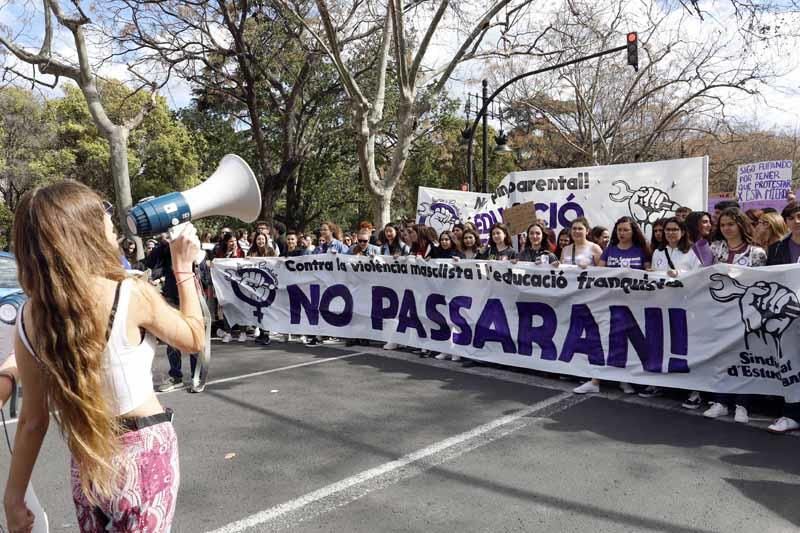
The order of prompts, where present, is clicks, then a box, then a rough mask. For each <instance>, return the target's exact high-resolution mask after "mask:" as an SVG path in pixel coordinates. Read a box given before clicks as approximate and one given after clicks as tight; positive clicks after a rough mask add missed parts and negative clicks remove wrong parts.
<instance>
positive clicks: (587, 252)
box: [561, 242, 594, 266]
mask: <svg viewBox="0 0 800 533" xmlns="http://www.w3.org/2000/svg"><path fill="white" fill-rule="evenodd" d="M573 250H574V251H575V252H574V257H573ZM593 251H594V246H592V243H590V242H587V243H586V244H584V245H583V246H581V247H579V248H575V245H574V244H570V245H567V246H565V247H564V249H563V250H561V263H562V264H564V265H576V266H594V256H593V255H592V252H593ZM573 259H574V260H573Z"/></svg>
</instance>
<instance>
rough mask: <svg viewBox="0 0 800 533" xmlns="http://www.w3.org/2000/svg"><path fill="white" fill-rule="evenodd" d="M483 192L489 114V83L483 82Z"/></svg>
mask: <svg viewBox="0 0 800 533" xmlns="http://www.w3.org/2000/svg"><path fill="white" fill-rule="evenodd" d="M482 85H483V101H482V105H483V107H482V109H483V110H484V111H483V192H489V113H487V112H486V109H487V107H486V106H487V102H486V100H487V98H488V97H489V89H488V87H489V81H488V80H483V84H482Z"/></svg>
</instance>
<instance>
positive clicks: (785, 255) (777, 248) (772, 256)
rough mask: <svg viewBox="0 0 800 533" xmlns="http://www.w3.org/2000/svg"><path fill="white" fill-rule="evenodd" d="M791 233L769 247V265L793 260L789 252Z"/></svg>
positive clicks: (786, 263)
mask: <svg viewBox="0 0 800 533" xmlns="http://www.w3.org/2000/svg"><path fill="white" fill-rule="evenodd" d="M791 238H792V236H791V235H789V236H788V237H786V238H785V239H783V240H782V241H778V242H776V243H775V244H773V245H772V246H770V247H769V248H768V249H767V265H788V264H789V263H791V262H792V257H791V255H790V254H789V239H791Z"/></svg>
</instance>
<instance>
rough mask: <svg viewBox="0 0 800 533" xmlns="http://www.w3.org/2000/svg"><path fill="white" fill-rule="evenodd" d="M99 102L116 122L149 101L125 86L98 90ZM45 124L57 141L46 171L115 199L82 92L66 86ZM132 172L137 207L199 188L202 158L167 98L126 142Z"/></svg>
mask: <svg viewBox="0 0 800 533" xmlns="http://www.w3.org/2000/svg"><path fill="white" fill-rule="evenodd" d="M100 92H101V98H102V100H103V105H104V106H105V108H106V111H107V113H108V115H109V117H110V118H111V119H112V120H113V121H114V122H115V123H121V122H123V121H126V120H130V119H131V118H133V117H134V116H136V114H137V113H138V112H139V111H140V110H141V109H142V107H143V106H144V105H146V104H147V102H148V101H149V98H150V96H149V95H148V94H146V93H143V92H140V93H133V92H132V91H131V90H130V89H129V88H128V87H126V86H125V85H124V84H122V83H121V82H117V81H108V82H104V83H102V84H101V85H100ZM47 120H48V121H49V122H50V123H51V124H52V125H53V127H54V129H55V137H56V138H55V142H54V145H53V146H52V151H51V154H52V155H51V156H50V157H49V158H48V161H47V164H46V165H45V166H46V169H47V171H48V172H49V173H50V174H56V175H58V174H60V175H61V177H64V178H71V179H75V180H78V181H81V182H83V183H86V184H87V185H89V186H90V187H92V188H94V189H96V190H97V191H98V192H100V193H101V194H103V195H104V196H106V197H107V198H114V182H113V179H112V176H111V172H110V150H109V146H108V143H107V141H106V140H105V139H104V138H103V137H102V136H101V135H100V133H99V131H98V130H97V128H96V127H95V125H94V123H93V122H92V118H91V116H90V114H89V108H88V106H87V105H86V100H85V99H84V97H83V94H82V93H81V91H80V89H78V88H77V87H76V86H74V85H66V86H65V88H64V96H63V97H62V98H57V99H53V100H50V101H48V102H47ZM128 170H129V173H130V179H131V193H132V196H133V200H134V202H136V201H137V200H138V199H141V198H143V197H146V196H153V195H159V194H164V193H166V192H169V191H173V190H182V189H185V188H187V187H189V186H191V185H193V184H196V183H197V182H198V180H199V175H200V159H199V157H198V155H197V149H196V148H195V142H194V139H193V137H192V135H191V134H190V132H189V131H188V130H187V129H186V127H185V126H184V125H183V124H182V123H181V122H180V121H178V120H176V118H175V117H174V116H173V115H172V113H171V112H170V111H169V109H168V108H167V105H166V101H165V100H164V99H163V98H158V99H157V103H156V106H155V108H154V109H153V110H152V111H151V112H150V113H149V114H148V115H147V117H146V118H145V120H144V122H143V123H142V125H141V126H140V127H139V128H137V129H135V130H134V131H132V132H131V134H130V137H129V140H128Z"/></svg>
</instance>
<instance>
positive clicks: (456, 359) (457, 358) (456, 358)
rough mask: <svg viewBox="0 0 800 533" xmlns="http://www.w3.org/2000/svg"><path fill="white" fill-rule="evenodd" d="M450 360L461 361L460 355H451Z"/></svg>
mask: <svg viewBox="0 0 800 533" xmlns="http://www.w3.org/2000/svg"><path fill="white" fill-rule="evenodd" d="M450 360H451V361H461V356H460V355H454V356H453V357H451V358H450Z"/></svg>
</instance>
